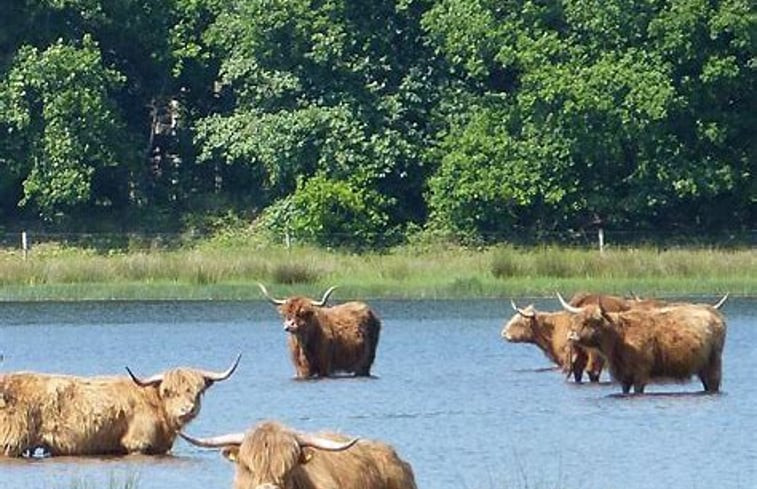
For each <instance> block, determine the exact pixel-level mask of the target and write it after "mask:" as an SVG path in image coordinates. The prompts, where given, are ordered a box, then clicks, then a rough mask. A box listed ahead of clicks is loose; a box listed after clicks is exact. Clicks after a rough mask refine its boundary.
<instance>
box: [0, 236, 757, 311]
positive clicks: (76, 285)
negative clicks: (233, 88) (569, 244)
mask: <svg viewBox="0 0 757 489" xmlns="http://www.w3.org/2000/svg"><path fill="white" fill-rule="evenodd" d="M258 281H261V282H263V283H265V284H267V285H270V286H272V288H271V289H270V290H271V291H272V293H274V295H276V296H280V295H285V294H288V293H291V292H295V291H296V292H298V293H307V294H312V295H313V296H318V295H320V294H321V293H322V292H323V290H325V288H327V287H328V286H330V285H339V286H340V289H339V295H341V296H342V297H343V298H346V297H356V296H360V297H403V298H429V297H430V298H451V297H460V298H462V297H501V296H509V295H523V294H530V295H551V294H553V293H554V291H555V290H560V291H562V292H563V293H565V294H570V293H572V292H573V291H575V290H578V289H582V290H593V291H601V292H607V293H621V294H625V293H628V291H629V290H633V291H634V292H636V293H638V294H646V295H676V294H679V295H680V294H704V295H717V294H721V293H724V292H731V293H732V294H734V295H757V251H755V250H752V249H740V250H721V249H709V248H707V249H685V248H671V249H666V250H658V249H655V248H651V247H645V248H628V249H613V250H608V251H606V252H605V253H602V254H600V253H599V252H598V251H596V250H593V249H576V248H560V247H553V246H549V247H532V248H518V247H514V246H495V247H489V248H476V249H469V248H463V247H457V246H442V245H439V246H435V247H425V248H414V247H410V246H407V247H400V248H395V249H392V250H390V251H388V252H384V253H363V254H354V253H346V252H338V251H332V250H324V249H318V248H308V247H294V248H291V249H285V248H282V247H274V246H271V247H261V246H244V245H236V246H227V247H203V246H197V247H193V248H188V249H179V250H151V251H136V252H126V253H123V252H118V253H94V252H93V251H92V250H86V249H69V248H66V249H60V248H59V247H54V246H46V247H39V248H35V249H34V250H32V252H31V253H30V255H29V256H28V258H27V259H26V260H24V259H23V257H22V256H21V255H20V253H18V252H16V251H12V250H0V299H4V300H45V299H53V300H54V299H71V300H76V299H108V298H117V299H258V298H260V293H259V290H258V289H257V287H256V286H255V282H258Z"/></svg>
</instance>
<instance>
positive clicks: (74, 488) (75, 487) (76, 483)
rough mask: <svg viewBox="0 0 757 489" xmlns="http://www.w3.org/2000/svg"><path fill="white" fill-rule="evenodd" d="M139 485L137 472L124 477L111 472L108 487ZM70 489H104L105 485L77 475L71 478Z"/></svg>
mask: <svg viewBox="0 0 757 489" xmlns="http://www.w3.org/2000/svg"><path fill="white" fill-rule="evenodd" d="M138 486H139V476H138V475H137V474H128V475H126V476H124V477H123V478H121V477H117V476H116V475H115V474H112V473H111V474H110V478H109V479H108V485H107V486H105V487H106V488H107V489H137V487H138ZM68 489H103V485H102V484H99V483H95V482H94V481H91V480H88V479H85V478H82V477H77V478H74V479H72V480H71V483H70V484H69V485H68Z"/></svg>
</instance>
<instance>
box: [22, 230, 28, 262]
mask: <svg viewBox="0 0 757 489" xmlns="http://www.w3.org/2000/svg"><path fill="white" fill-rule="evenodd" d="M21 253H22V255H23V257H24V260H26V257H27V255H28V254H29V240H28V239H27V236H26V231H21Z"/></svg>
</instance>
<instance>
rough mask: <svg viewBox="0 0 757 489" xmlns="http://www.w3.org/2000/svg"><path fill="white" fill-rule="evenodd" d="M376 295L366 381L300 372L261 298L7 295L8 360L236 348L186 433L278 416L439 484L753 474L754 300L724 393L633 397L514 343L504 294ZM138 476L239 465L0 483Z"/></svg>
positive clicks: (130, 463) (44, 361)
mask: <svg viewBox="0 0 757 489" xmlns="http://www.w3.org/2000/svg"><path fill="white" fill-rule="evenodd" d="M536 302H537V304H536V306H537V307H538V308H541V309H545V310H551V309H554V308H555V307H556V306H557V305H556V304H554V303H553V302H554V301H552V300H545V301H543V302H542V303H540V302H539V301H536ZM371 305H372V306H374V307H375V308H376V310H377V311H378V313H379V315H380V317H381V318H382V320H383V323H384V325H383V331H382V336H381V340H380V344H379V347H378V352H377V357H376V363H375V364H374V369H373V373H374V374H375V377H374V378H370V379H366V378H360V379H351V378H340V379H322V380H307V381H295V380H293V376H294V370H293V368H292V365H291V362H290V359H289V356H288V355H289V353H288V351H287V348H286V344H285V342H286V338H285V335H284V333H283V332H282V331H281V328H280V319H279V318H278V317H277V313H276V311H275V310H272V309H271V308H270V305H269V304H267V303H265V302H262V301H261V302H144V303H137V302H84V303H32V304H15V303H0V348H2V351H3V354H4V355H5V361H4V362H3V363H0V372H2V371H17V370H36V371H44V372H60V373H67V374H73V375H104V374H116V375H122V374H124V365H127V364H128V365H138V366H139V368H140V370H143V371H146V372H159V371H164V370H166V369H168V368H171V367H174V366H179V365H190V366H199V367H206V366H208V365H225V364H226V362H228V359H229V358H230V357H233V356H234V355H236V353H237V352H239V351H240V350H241V351H243V353H244V356H243V358H242V361H241V363H240V365H239V368H238V370H237V372H236V373H235V375H234V376H233V377H232V378H231V379H229V380H228V381H227V382H223V383H220V384H218V385H217V386H214V387H213V389H211V390H209V391H208V392H207V393H206V394H205V396H204V398H203V404H202V408H201V411H200V413H199V415H198V417H197V418H196V419H195V420H194V421H193V422H192V423H191V424H190V425H189V426H188V427H187V428H186V431H187V432H188V433H190V434H192V435H196V436H206V435H213V434H219V433H227V432H232V431H240V430H245V429H247V428H249V427H250V426H252V425H254V424H255V423H257V422H259V421H262V420H264V419H277V420H280V421H282V422H283V423H285V424H288V425H290V426H292V427H294V428H297V429H301V430H305V431H319V430H323V429H336V430H338V431H343V432H347V433H354V434H359V435H360V436H362V437H367V438H378V439H382V440H385V441H387V442H389V443H391V444H392V445H394V446H395V447H396V448H397V450H398V451H399V453H400V454H401V455H402V457H403V458H405V459H407V460H408V461H410V462H411V464H412V465H413V468H414V470H415V473H416V478H417V480H418V484H419V487H421V488H428V489H453V488H454V489H459V488H462V489H486V488H492V489H499V488H505V487H512V488H516V489H517V488H522V487H559V488H561V489H563V488H564V489H574V488H579V487H580V488H590V489H592V488H596V489H605V488H608V487H623V488H627V489H652V488H655V489H656V488H659V487H660V486H661V485H664V486H670V487H686V488H709V487H718V488H719V489H722V488H725V489H731V488H734V489H746V488H750V489H751V488H753V487H757V441H755V437H754V433H755V432H757V421H756V420H757V383H755V382H754V380H753V376H754V372H755V371H757V341H755V339H754V338H755V334H754V324H755V319H756V318H757V301H754V300H744V299H733V298H732V300H729V302H728V303H727V304H726V305H725V306H724V313H725V316H726V319H727V322H728V336H727V343H726V347H725V351H724V369H723V372H724V381H723V393H721V394H718V395H705V394H702V393H701V384H700V383H699V382H698V381H695V382H690V383H670V384H667V383H664V384H650V385H648V386H647V393H645V394H644V395H628V396H622V395H620V394H619V386H618V385H617V384H613V383H611V382H610V381H609V378H608V377H606V375H607V374H606V373H605V374H603V378H602V382H600V383H598V384H594V383H589V382H585V383H583V384H581V385H577V384H575V383H573V382H568V381H565V378H564V376H563V374H562V372H560V371H559V370H557V369H554V368H552V366H551V365H549V363H548V360H546V359H545V358H544V356H543V355H542V354H541V352H539V351H538V350H537V349H536V348H535V347H531V346H530V345H516V344H508V343H506V342H505V341H504V340H502V339H501V338H500V337H499V333H500V329H501V327H502V323H503V321H505V320H506V319H507V318H508V317H509V316H510V313H511V310H510V306H509V301H495V300H486V301H437V302H432V301H372V303H371ZM576 440H580V442H576ZM135 478H136V480H137V482H136V484H133V486H136V487H137V488H138V489H165V488H173V487H181V488H182V489H206V488H211V487H213V488H226V487H231V481H232V479H233V466H232V465H231V464H229V463H228V462H226V461H225V460H224V459H223V458H222V457H221V456H219V455H218V454H217V453H216V452H214V451H208V450H203V449H199V448H196V447H192V446H189V445H188V444H187V443H185V442H184V441H183V440H179V441H177V442H176V444H175V445H174V450H173V454H172V455H171V456H164V457H146V456H129V457H110V458H99V457H87V458H77V457H65V458H43V459H13V460H0V488H2V489H5V488H6V487H7V488H14V489H15V488H20V487H24V488H61V489H67V488H71V487H75V486H76V485H77V484H76V482H77V481H84V483H83V484H79V487H110V485H109V484H110V482H111V481H112V480H115V481H129V480H134V479H135ZM115 487H124V484H121V485H116V486H115Z"/></svg>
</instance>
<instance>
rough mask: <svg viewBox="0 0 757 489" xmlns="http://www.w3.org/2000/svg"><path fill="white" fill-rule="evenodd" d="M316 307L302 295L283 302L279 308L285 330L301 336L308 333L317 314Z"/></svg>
mask: <svg viewBox="0 0 757 489" xmlns="http://www.w3.org/2000/svg"><path fill="white" fill-rule="evenodd" d="M315 307H316V306H314V305H312V304H311V301H310V300H309V299H305V298H300V297H296V298H292V299H289V300H287V301H286V302H285V303H284V304H281V305H280V306H279V307H278V309H279V313H280V314H281V316H282V318H283V319H284V331H286V332H287V333H291V334H296V335H300V336H305V335H307V333H308V331H309V329H310V325H311V323H312V322H313V316H315V312H316V310H315Z"/></svg>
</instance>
